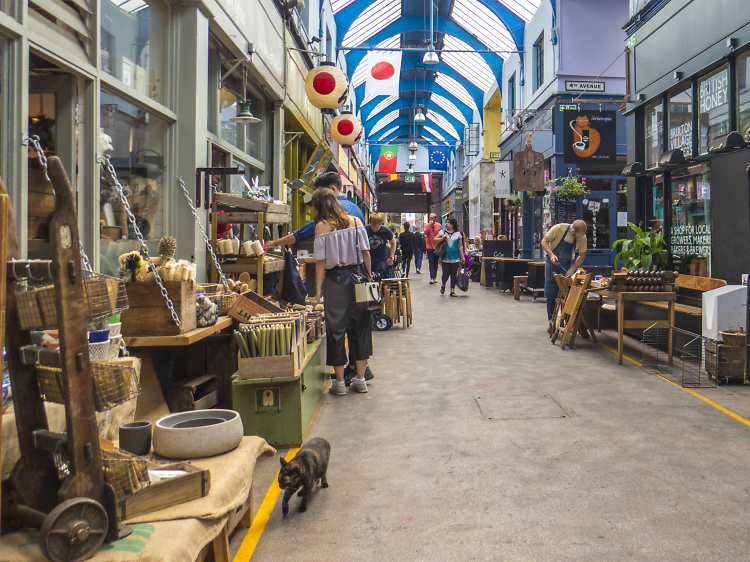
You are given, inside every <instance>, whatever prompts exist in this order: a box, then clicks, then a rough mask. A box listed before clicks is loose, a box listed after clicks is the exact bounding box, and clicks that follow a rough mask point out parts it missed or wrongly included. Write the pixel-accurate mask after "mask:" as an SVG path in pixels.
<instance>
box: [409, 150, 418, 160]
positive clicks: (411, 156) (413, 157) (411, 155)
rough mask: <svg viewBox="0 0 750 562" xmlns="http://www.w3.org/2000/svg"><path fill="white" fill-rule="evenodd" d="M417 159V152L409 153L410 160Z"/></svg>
mask: <svg viewBox="0 0 750 562" xmlns="http://www.w3.org/2000/svg"><path fill="white" fill-rule="evenodd" d="M416 159H417V155H416V154H414V153H413V152H412V153H411V154H409V160H416Z"/></svg>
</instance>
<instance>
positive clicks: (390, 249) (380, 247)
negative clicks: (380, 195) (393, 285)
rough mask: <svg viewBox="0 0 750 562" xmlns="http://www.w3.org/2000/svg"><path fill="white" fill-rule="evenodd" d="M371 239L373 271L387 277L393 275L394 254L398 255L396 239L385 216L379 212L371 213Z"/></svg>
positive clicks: (369, 231)
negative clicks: (386, 224)
mask: <svg viewBox="0 0 750 562" xmlns="http://www.w3.org/2000/svg"><path fill="white" fill-rule="evenodd" d="M367 236H368V238H369V239H370V260H371V261H372V272H373V273H377V274H378V275H380V278H381V279H387V278H389V277H391V276H392V275H393V272H392V269H393V256H395V255H396V239H395V238H394V237H393V233H392V232H391V231H390V229H389V228H388V227H387V226H385V225H384V224H383V218H382V217H381V216H380V215H378V214H377V213H375V214H373V215H370V224H369V225H368V227H367Z"/></svg>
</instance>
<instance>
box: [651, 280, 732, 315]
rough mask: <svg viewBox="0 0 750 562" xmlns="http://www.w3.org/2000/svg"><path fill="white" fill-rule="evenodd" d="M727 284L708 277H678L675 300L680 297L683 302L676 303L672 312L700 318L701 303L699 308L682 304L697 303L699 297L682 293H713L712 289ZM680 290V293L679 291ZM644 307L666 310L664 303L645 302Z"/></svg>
mask: <svg viewBox="0 0 750 562" xmlns="http://www.w3.org/2000/svg"><path fill="white" fill-rule="evenodd" d="M726 284H727V282H726V281H724V280H723V279H711V278H710V277H698V276H695V275H680V276H679V277H678V278H677V279H675V285H676V286H677V299H678V301H679V300H680V298H681V297H682V300H683V302H676V303H675V305H674V310H675V312H676V313H679V314H687V315H689V316H700V315H702V314H703V303H702V302H701V304H700V306H698V305H697V303H696V304H689V302H687V303H686V302H684V301H685V300H688V301H693V302H695V301H698V300H699V297H694V296H693V297H691V296H689V295H685V294H684V293H685V292H687V291H694V292H697V293H705V292H706V291H713V290H714V289H718V288H720V287H724V286H726ZM681 290H682V291H681ZM643 304H645V305H646V306H653V307H656V308H663V309H664V310H666V309H667V303H666V302H645V303H643Z"/></svg>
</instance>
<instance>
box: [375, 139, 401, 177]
mask: <svg viewBox="0 0 750 562" xmlns="http://www.w3.org/2000/svg"><path fill="white" fill-rule="evenodd" d="M397 161H398V146H381V147H380V160H379V161H378V166H379V167H378V171H379V172H380V173H381V174H395V173H396V162H397Z"/></svg>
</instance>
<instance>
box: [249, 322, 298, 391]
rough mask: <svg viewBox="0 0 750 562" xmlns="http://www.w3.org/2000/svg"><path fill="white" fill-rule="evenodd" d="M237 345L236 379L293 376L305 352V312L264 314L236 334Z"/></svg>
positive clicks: (296, 372) (296, 373)
mask: <svg viewBox="0 0 750 562" xmlns="http://www.w3.org/2000/svg"><path fill="white" fill-rule="evenodd" d="M235 335H236V337H237V339H238V347H239V348H240V353H239V358H238V370H237V377H238V378H239V379H258V378H277V377H278V378H284V377H286V378H292V377H295V376H297V375H298V373H299V371H300V368H301V366H302V365H303V364H304V361H305V356H306V353H307V322H306V318H305V313H304V312H296V313H278V314H265V315H262V316H258V317H256V318H255V319H253V320H251V321H250V322H249V323H247V324H242V325H240V330H239V331H238V332H236V333H235Z"/></svg>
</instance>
